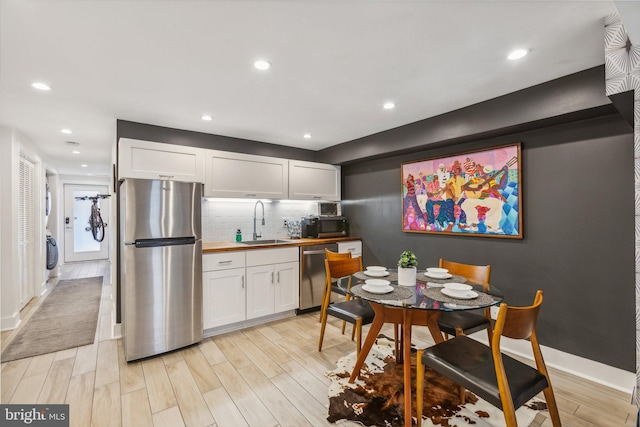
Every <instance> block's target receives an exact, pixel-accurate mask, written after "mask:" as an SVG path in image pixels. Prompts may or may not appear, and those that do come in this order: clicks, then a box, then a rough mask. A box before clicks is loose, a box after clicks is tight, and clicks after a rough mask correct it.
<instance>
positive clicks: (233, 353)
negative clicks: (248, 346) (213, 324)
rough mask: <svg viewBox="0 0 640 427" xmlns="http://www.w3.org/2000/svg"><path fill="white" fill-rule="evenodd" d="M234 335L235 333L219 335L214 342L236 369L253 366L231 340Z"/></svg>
mask: <svg viewBox="0 0 640 427" xmlns="http://www.w3.org/2000/svg"><path fill="white" fill-rule="evenodd" d="M238 333H240V332H238ZM232 334H233V333H230V334H224V335H219V336H217V337H214V338H213V341H214V342H215V343H216V344H217V345H218V347H219V348H220V350H221V351H222V353H223V354H224V355H225V357H226V358H227V360H228V361H229V362H230V363H231V364H232V365H233V366H234V367H235V368H236V369H240V368H244V367H246V366H249V365H251V361H250V360H248V359H247V356H246V355H245V354H244V352H243V351H242V350H241V349H239V348H238V347H237V346H236V345H235V343H234V342H233V340H232V339H231V335H232Z"/></svg>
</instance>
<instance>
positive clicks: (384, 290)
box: [362, 285, 393, 294]
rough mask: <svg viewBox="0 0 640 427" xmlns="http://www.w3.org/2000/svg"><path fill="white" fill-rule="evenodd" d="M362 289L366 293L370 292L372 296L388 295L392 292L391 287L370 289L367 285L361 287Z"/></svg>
mask: <svg viewBox="0 0 640 427" xmlns="http://www.w3.org/2000/svg"><path fill="white" fill-rule="evenodd" d="M362 289H364V290H365V291H367V292H371V293H372V294H388V293H389V292H391V291H393V286H386V287H384V288H383V287H381V286H375V287H374V288H370V287H369V286H367V285H362Z"/></svg>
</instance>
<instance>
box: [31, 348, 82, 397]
mask: <svg viewBox="0 0 640 427" xmlns="http://www.w3.org/2000/svg"><path fill="white" fill-rule="evenodd" d="M73 365H74V360H73V359H62V360H58V361H56V362H53V363H52V364H51V369H49V373H48V374H47V378H46V379H45V381H44V384H43V385H42V391H41V392H40V395H39V396H38V403H64V400H65V398H66V396H67V390H68V389H69V382H70V381H71V373H72V371H73Z"/></svg>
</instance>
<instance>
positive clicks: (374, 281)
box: [364, 279, 391, 286]
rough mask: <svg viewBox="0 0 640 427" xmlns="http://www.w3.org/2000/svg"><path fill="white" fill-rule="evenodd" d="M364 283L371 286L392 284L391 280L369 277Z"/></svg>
mask: <svg viewBox="0 0 640 427" xmlns="http://www.w3.org/2000/svg"><path fill="white" fill-rule="evenodd" d="M364 283H366V284H367V285H371V286H388V285H390V284H391V282H390V281H388V280H384V279H367V280H365V281H364Z"/></svg>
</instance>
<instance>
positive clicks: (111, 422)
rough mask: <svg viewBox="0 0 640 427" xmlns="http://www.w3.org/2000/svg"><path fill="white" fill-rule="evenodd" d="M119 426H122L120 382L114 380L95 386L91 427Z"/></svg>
mask: <svg viewBox="0 0 640 427" xmlns="http://www.w3.org/2000/svg"><path fill="white" fill-rule="evenodd" d="M120 426H122V403H121V399H120V384H118V383H117V382H115V383H109V384H105V385H103V386H101V387H96V388H95V391H94V393H93V407H92V409H91V427H120ZM127 427H128V426H127Z"/></svg>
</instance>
